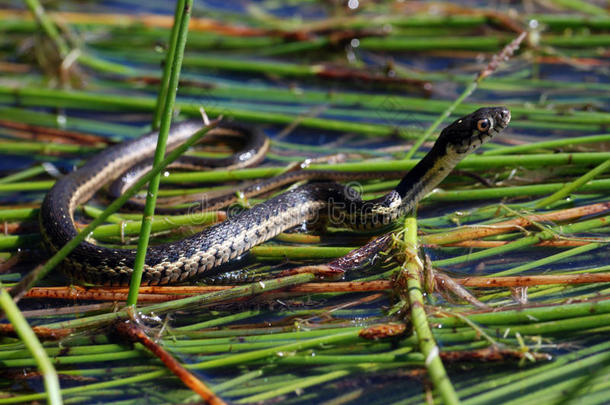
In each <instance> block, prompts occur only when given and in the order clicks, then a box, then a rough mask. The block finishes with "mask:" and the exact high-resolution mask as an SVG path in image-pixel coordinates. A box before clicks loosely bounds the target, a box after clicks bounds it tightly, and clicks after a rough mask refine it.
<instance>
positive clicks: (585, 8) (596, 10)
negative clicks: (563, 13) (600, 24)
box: [551, 0, 608, 16]
mask: <svg viewBox="0 0 610 405" xmlns="http://www.w3.org/2000/svg"><path fill="white" fill-rule="evenodd" d="M551 3H555V4H556V5H558V6H560V7H562V8H567V9H569V10H573V11H576V12H578V13H585V14H591V15H593V16H598V15H602V16H607V15H608V13H607V12H606V10H605V9H603V8H602V7H598V6H596V5H594V4H591V2H588V1H582V0H551Z"/></svg>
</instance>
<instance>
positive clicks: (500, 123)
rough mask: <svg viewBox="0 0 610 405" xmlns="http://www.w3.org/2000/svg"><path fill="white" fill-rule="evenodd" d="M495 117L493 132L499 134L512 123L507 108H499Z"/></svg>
mask: <svg viewBox="0 0 610 405" xmlns="http://www.w3.org/2000/svg"><path fill="white" fill-rule="evenodd" d="M493 115H494V117H493V120H494V126H493V132H494V133H495V134H497V133H499V132H501V131H503V130H504V129H505V128H506V127H507V126H508V124H509V123H510V118H511V116H510V110H509V109H508V108H506V107H497V108H496V111H495V112H494V114H493Z"/></svg>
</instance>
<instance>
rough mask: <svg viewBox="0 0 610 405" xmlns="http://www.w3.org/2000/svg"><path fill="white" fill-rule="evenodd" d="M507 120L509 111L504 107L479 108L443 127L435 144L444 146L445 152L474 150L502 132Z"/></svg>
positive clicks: (508, 120) (460, 153) (462, 152)
mask: <svg viewBox="0 0 610 405" xmlns="http://www.w3.org/2000/svg"><path fill="white" fill-rule="evenodd" d="M509 122H510V111H509V110H508V108H506V107H485V108H479V109H478V110H476V111H475V112H473V113H472V114H468V115H466V116H464V117H462V118H460V119H458V120H456V121H455V122H453V123H452V124H451V125H449V126H448V127H447V128H445V129H444V130H443V131H442V132H441V134H440V135H439V141H438V142H437V144H438V146H439V147H444V148H445V151H446V153H448V154H453V153H455V154H457V155H458V156H460V155H463V154H465V153H469V152H472V151H474V150H475V149H477V148H478V147H479V146H481V145H482V144H483V143H485V142H487V141H488V140H489V139H491V138H493V137H494V135H497V134H499V133H500V132H502V130H504V128H506V127H507V126H508V123H509ZM452 152H453V153H452ZM460 158H461V156H460Z"/></svg>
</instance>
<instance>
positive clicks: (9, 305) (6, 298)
mask: <svg viewBox="0 0 610 405" xmlns="http://www.w3.org/2000/svg"><path fill="white" fill-rule="evenodd" d="M0 308H2V310H3V311H4V314H5V315H6V317H7V318H8V320H9V322H10V323H11V324H12V325H13V327H14V328H15V332H17V335H18V336H19V338H20V339H21V342H23V344H24V345H25V347H26V348H27V349H28V350H29V352H30V353H31V354H32V357H33V358H34V359H35V360H36V364H37V365H38V368H39V369H40V372H41V373H42V378H43V381H44V386H45V393H44V394H43V395H44V396H43V398H45V397H46V398H47V401H48V403H49V404H52V405H60V404H61V403H62V400H61V393H60V388H59V379H58V377H57V372H56V371H55V367H53V364H52V363H51V361H50V360H49V357H48V356H47V354H46V352H45V350H44V349H43V347H42V345H41V344H40V341H39V340H38V338H37V337H36V334H35V333H34V331H33V330H32V328H30V325H29V324H28V322H27V321H26V319H25V318H24V317H23V314H22V313H21V311H20V310H19V308H18V307H17V305H16V304H15V303H14V302H13V299H12V297H11V296H10V294H9V293H8V292H7V291H6V289H5V288H4V287H3V286H2V283H0Z"/></svg>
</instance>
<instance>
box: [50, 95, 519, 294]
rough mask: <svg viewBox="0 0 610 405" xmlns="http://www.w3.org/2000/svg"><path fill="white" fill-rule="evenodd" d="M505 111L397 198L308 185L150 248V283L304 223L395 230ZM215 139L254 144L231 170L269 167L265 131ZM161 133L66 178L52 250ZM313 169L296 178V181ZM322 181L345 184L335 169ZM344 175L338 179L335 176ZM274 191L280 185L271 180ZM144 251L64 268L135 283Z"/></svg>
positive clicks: (408, 181) (422, 170)
mask: <svg viewBox="0 0 610 405" xmlns="http://www.w3.org/2000/svg"><path fill="white" fill-rule="evenodd" d="M510 118H511V116H510V111H509V110H508V109H507V108H505V107H484V108H480V109H478V110H476V111H474V112H472V113H471V114H468V115H466V116H463V117H462V118H459V119H457V120H456V121H454V122H453V123H451V124H450V125H448V126H447V127H445V128H444V129H443V130H442V131H441V132H440V134H439V135H438V138H437V139H436V141H435V143H434V145H433V146H432V148H431V149H430V150H429V151H428V153H427V154H426V155H425V156H424V157H423V158H422V159H421V160H420V161H419V162H418V163H417V164H416V165H415V166H414V167H413V168H412V169H411V170H409V171H408V172H407V173H406V174H404V176H403V177H402V179H401V180H400V181H399V182H398V185H397V186H396V187H395V188H394V189H392V190H391V191H389V192H388V193H387V194H385V195H383V196H381V197H378V198H375V199H370V200H363V199H362V198H361V196H360V194H359V192H358V191H357V190H355V189H354V188H352V187H350V186H349V185H345V184H341V183H339V182H337V181H334V180H333V181H326V180H317V181H311V182H307V183H305V184H302V185H300V186H298V187H295V188H292V189H289V190H288V191H286V192H283V193H281V194H278V195H276V196H274V197H272V198H269V199H267V200H266V201H264V202H261V203H259V204H257V205H254V206H253V207H252V208H250V209H248V210H245V211H243V212H241V213H239V214H238V215H235V216H231V217H229V218H228V219H226V220H225V221H223V222H220V223H218V224H216V225H213V226H210V227H208V228H205V229H204V230H203V231H201V232H199V233H197V234H194V235H192V236H190V237H187V238H185V239H182V240H179V241H175V242H170V243H163V244H158V245H153V246H150V247H149V248H148V250H147V252H146V258H145V264H144V269H143V275H142V283H143V284H144V285H162V284H171V283H178V282H182V281H185V280H188V279H192V278H194V277H196V276H198V275H202V274H206V273H208V274H209V272H211V271H212V270H214V269H217V268H218V267H219V266H221V265H223V264H225V263H228V262H229V261H232V260H234V259H236V258H238V257H240V256H241V255H243V254H245V253H247V252H248V250H249V249H251V248H252V247H253V246H256V245H259V244H261V243H263V242H265V241H268V240H270V239H272V238H274V237H275V236H277V235H279V234H280V233H282V232H284V231H286V230H289V229H291V228H294V227H296V226H299V225H302V224H303V223H332V224H333V226H335V227H342V228H348V229H353V230H357V231H370V230H377V229H382V228H384V227H388V226H389V225H391V224H392V223H393V222H394V221H396V220H397V219H398V218H400V217H402V216H404V215H406V214H407V213H409V212H411V211H413V210H414V209H415V208H416V206H417V204H418V202H419V201H420V200H421V199H422V198H423V197H424V196H426V195H427V194H428V193H430V192H431V191H432V190H433V189H434V188H435V187H436V186H437V185H438V184H439V183H440V182H441V181H442V180H443V179H444V178H445V177H446V176H447V175H448V174H449V173H450V172H451V171H452V169H453V168H454V167H455V166H456V165H457V164H458V163H459V162H460V161H461V160H462V159H463V158H464V157H466V156H468V155H469V154H471V153H472V152H473V151H475V150H476V149H477V148H478V147H479V146H481V145H482V144H483V143H485V142H486V141H488V140H489V139H491V138H492V137H494V136H496V135H497V134H499V133H501V132H502V131H503V130H504V129H505V128H506V127H507V126H508V124H509V122H510ZM201 125H202V124H201V123H200V122H199V123H197V122H194V121H186V122H183V123H179V124H175V125H173V126H172V127H171V128H170V132H169V138H168V143H167V148H168V150H171V149H173V148H176V147H177V146H178V145H180V144H181V143H183V142H184V141H185V140H186V139H187V138H188V137H189V136H190V135H191V134H193V133H194V132H195V131H197V130H199V129H200V127H201ZM210 133H211V135H215V134H216V135H222V134H223V133H224V134H227V133H229V134H232V135H233V136H237V135H240V136H241V135H243V136H245V137H246V138H249V139H250V141H248V142H246V145H245V149H244V150H242V151H240V153H237V154H236V155H235V156H233V157H232V158H228V160H227V161H225V162H224V163H228V164H229V166H230V167H233V168H239V167H243V166H244V165H246V164H249V162H251V161H252V160H255V161H256V160H261V159H262V158H263V154H264V150H265V149H266V148H267V147H268V144H267V142H268V141H265V140H262V139H263V137H264V136H262V135H261V134H260V132H258V131H257V130H256V129H252V128H248V127H245V126H239V125H236V124H230V123H229V124H222V125H221V126H219V127H218V128H214V129H212V130H211V131H210ZM157 138H158V132H151V133H150V134H147V135H145V136H142V137H140V138H136V139H133V140H129V141H126V142H123V143H120V144H117V145H114V146H111V147H108V148H106V149H105V150H104V151H102V152H101V153H100V154H98V155H96V156H94V157H93V158H91V159H90V160H88V161H87V162H86V163H85V164H84V165H83V166H82V167H80V168H79V169H77V170H75V171H73V172H71V173H69V174H67V175H65V176H64V177H62V178H60V179H59V180H57V181H56V183H55V184H54V186H53V187H52V188H51V189H50V190H49V192H48V193H47V194H46V196H45V198H44V200H43V202H42V205H41V209H40V224H41V233H42V236H43V240H44V242H45V244H46V245H47V246H48V248H49V249H50V251H51V252H54V251H57V250H59V249H60V248H61V247H62V246H64V245H65V244H66V243H68V242H69V241H70V240H71V239H72V238H73V237H74V236H75V235H77V233H78V229H77V226H76V223H75V218H74V213H75V210H76V207H77V206H78V205H79V204H83V203H85V202H86V201H88V200H89V199H90V198H91V197H92V196H93V195H94V193H95V192H97V191H98V190H99V189H101V188H102V187H103V186H104V185H105V184H107V183H108V182H110V181H112V180H114V179H116V178H117V177H119V176H120V175H121V174H122V173H123V172H125V171H126V170H128V169H129V168H130V167H132V166H133V165H138V164H141V163H142V162H144V161H146V160H149V159H150V158H151V156H153V154H154V151H155V148H156V141H157ZM308 171H309V170H302V171H301V172H297V173H298V174H288V175H287V176H285V178H284V181H286V178H288V179H289V180H290V179H295V178H299V179H301V178H303V176H307V174H306V173H307V172H308ZM312 172H314V174H313V177H316V175H317V177H319V178H328V179H333V178H337V179H340V178H341V175H339V174H335V175H333V174H332V173H333V172H332V171H328V173H326V176H324V175H322V174H321V173H320V172H318V173H317V174H316V172H315V171H312ZM333 176H336V177H333ZM268 182H269V183H270V184H273V183H274V180H273V179H271V180H268ZM135 255H136V250H135V249H127V248H125V249H122V248H115V247H107V246H102V245H98V244H95V243H94V242H93V241H91V240H90V239H89V238H88V239H86V240H85V241H83V242H81V243H80V244H79V245H78V246H77V247H76V248H75V249H74V250H73V251H72V252H71V253H70V254H69V255H68V256H67V258H66V259H64V261H63V263H62V267H63V270H64V271H65V272H66V273H67V275H68V276H70V277H72V278H73V279H76V280H82V281H84V282H88V283H92V284H103V285H125V284H128V283H129V280H130V278H131V274H132V273H133V265H134V260H135Z"/></svg>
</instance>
